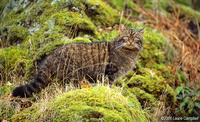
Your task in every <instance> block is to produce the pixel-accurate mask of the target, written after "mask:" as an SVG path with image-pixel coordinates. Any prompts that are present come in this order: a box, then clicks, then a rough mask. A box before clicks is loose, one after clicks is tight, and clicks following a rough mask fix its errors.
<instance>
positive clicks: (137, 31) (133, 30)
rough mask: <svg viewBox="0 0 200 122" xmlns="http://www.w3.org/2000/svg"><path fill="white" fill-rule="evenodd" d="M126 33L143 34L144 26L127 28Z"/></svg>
mask: <svg viewBox="0 0 200 122" xmlns="http://www.w3.org/2000/svg"><path fill="white" fill-rule="evenodd" d="M128 33H129V34H130V35H135V34H140V35H143V34H144V28H142V29H139V30H135V29H129V30H128Z"/></svg>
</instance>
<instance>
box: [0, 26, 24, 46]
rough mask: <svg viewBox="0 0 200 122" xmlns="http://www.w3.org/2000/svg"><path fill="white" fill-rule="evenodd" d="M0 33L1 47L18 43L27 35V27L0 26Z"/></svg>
mask: <svg viewBox="0 0 200 122" xmlns="http://www.w3.org/2000/svg"><path fill="white" fill-rule="evenodd" d="M0 35H2V37H1V39H2V41H1V42H0V46H1V47H5V46H9V45H13V44H19V43H21V42H22V41H23V40H24V39H25V38H26V37H27V36H28V29H26V28H24V27H22V26H16V25H13V26H4V27H1V28H0Z"/></svg>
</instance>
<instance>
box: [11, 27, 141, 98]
mask: <svg viewBox="0 0 200 122" xmlns="http://www.w3.org/2000/svg"><path fill="white" fill-rule="evenodd" d="M142 46H143V30H139V31H135V30H133V29H127V30H124V31H123V33H122V34H121V35H120V36H119V37H117V38H116V39H115V40H114V41H112V42H93V43H87V44H85V43H73V44H68V45H63V46H60V47H58V48H57V49H55V50H54V51H53V52H52V53H51V54H50V55H48V56H46V57H45V58H44V59H42V60H41V61H40V63H39V64H38V70H37V72H36V73H35V74H34V76H33V78H32V79H31V82H30V83H28V84H25V85H22V86H19V87H16V88H15V89H14V90H13V93H12V96H19V97H30V96H32V94H33V93H37V92H39V91H41V90H42V89H43V88H45V87H46V86H47V85H48V84H50V83H51V82H52V79H55V78H56V79H58V80H59V81H60V82H64V83H66V82H69V81H70V82H74V83H75V84H78V82H79V81H81V80H83V79H84V78H86V79H87V80H88V81H90V82H95V81H96V80H101V78H102V76H107V77H108V79H109V81H110V82H113V81H114V80H115V79H116V78H117V77H119V76H120V75H123V74H125V73H126V72H127V71H129V70H131V69H132V68H133V66H134V64H135V59H136V56H137V55H138V53H139V51H140V50H141V49H142Z"/></svg>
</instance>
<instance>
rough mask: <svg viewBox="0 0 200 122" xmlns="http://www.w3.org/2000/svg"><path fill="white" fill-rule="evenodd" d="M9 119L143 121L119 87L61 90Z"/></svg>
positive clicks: (34, 121)
mask: <svg viewBox="0 0 200 122" xmlns="http://www.w3.org/2000/svg"><path fill="white" fill-rule="evenodd" d="M12 121H14V122H19V121H32V122H39V121H56V122H63V121H69V122H78V121H95V122H100V121H106V122H111V121H112V122H123V121H124V122H147V121H148V119H147V118H146V116H145V112H144V111H143V110H142V109H141V106H140V103H139V102H138V100H137V99H136V98H135V97H134V96H132V97H131V98H128V97H124V96H123V95H122V93H121V90H120V89H119V88H115V89H111V88H109V87H105V86H101V87H93V88H89V89H79V90H74V91H70V92H67V93H64V94H62V95H60V96H58V97H56V98H55V99H54V100H51V101H50V102H47V103H46V102H42V103H39V104H35V105H33V106H32V107H30V108H28V109H26V110H24V111H21V112H19V113H17V114H15V115H14V116H13V117H12Z"/></svg>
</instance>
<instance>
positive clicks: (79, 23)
mask: <svg viewBox="0 0 200 122" xmlns="http://www.w3.org/2000/svg"><path fill="white" fill-rule="evenodd" d="M52 18H53V19H55V24H57V25H60V26H65V27H68V29H69V31H72V30H73V32H74V33H76V31H89V32H91V33H93V34H94V33H96V27H95V26H94V24H93V23H92V22H91V20H90V19H89V18H88V17H87V16H84V15H82V14H80V13H77V12H67V11H61V12H58V13H55V14H53V15H52ZM70 28H71V29H70Z"/></svg>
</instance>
